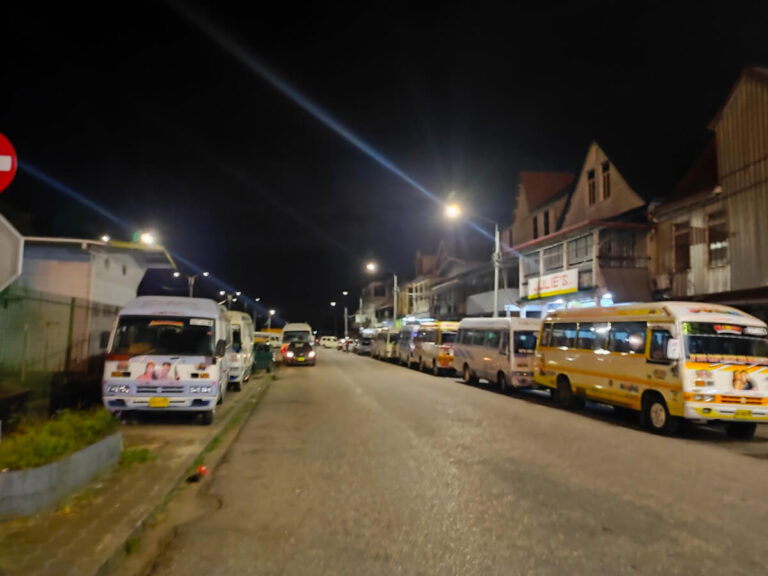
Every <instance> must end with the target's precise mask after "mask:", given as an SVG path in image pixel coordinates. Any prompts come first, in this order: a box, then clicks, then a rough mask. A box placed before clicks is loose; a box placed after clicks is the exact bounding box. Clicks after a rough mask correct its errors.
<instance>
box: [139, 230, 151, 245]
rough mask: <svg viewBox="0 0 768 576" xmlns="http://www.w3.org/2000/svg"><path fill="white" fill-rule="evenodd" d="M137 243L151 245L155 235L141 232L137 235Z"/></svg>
mask: <svg viewBox="0 0 768 576" xmlns="http://www.w3.org/2000/svg"><path fill="white" fill-rule="evenodd" d="M139 242H141V243H142V244H148V245H152V244H154V243H155V235H154V234H153V233H152V232H142V233H141V234H140V235H139Z"/></svg>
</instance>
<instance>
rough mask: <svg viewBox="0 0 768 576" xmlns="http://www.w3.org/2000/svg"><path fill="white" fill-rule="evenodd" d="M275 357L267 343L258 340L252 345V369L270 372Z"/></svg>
mask: <svg viewBox="0 0 768 576" xmlns="http://www.w3.org/2000/svg"><path fill="white" fill-rule="evenodd" d="M274 361H275V357H274V351H273V350H272V347H271V346H270V345H269V344H266V343H265V342H259V343H258V344H255V345H254V347H253V371H254V372H256V371H257V370H265V371H267V372H272V366H273V364H274Z"/></svg>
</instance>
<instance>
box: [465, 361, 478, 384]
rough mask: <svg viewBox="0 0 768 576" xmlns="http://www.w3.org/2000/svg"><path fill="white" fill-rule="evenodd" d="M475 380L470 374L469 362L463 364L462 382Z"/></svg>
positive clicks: (473, 382)
mask: <svg viewBox="0 0 768 576" xmlns="http://www.w3.org/2000/svg"><path fill="white" fill-rule="evenodd" d="M476 382H477V378H475V377H474V376H473V375H472V371H471V370H470V369H469V364H464V384H475V383H476Z"/></svg>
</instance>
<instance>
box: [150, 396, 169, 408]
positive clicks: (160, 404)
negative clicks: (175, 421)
mask: <svg viewBox="0 0 768 576" xmlns="http://www.w3.org/2000/svg"><path fill="white" fill-rule="evenodd" d="M149 407H150V408H168V398H150V399H149Z"/></svg>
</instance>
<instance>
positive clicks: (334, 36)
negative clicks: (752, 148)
mask: <svg viewBox="0 0 768 576" xmlns="http://www.w3.org/2000/svg"><path fill="white" fill-rule="evenodd" d="M22 4H23V7H22V8H10V7H8V6H4V7H3V11H2V27H1V29H2V33H1V34H0V49H1V52H0V54H2V57H0V132H2V133H4V134H5V135H6V136H7V137H8V138H9V139H10V140H11V141H12V142H13V143H14V145H15V147H16V149H17V152H18V154H19V157H20V159H21V160H22V161H23V162H26V163H27V164H28V165H30V166H33V167H35V168H36V169H39V170H41V171H42V172H44V173H45V174H47V175H48V176H49V177H51V178H53V179H55V180H56V181H58V182H60V183H62V184H64V185H66V186H67V187H69V188H70V189H72V190H75V191H76V192H78V193H80V194H82V195H84V196H85V197H87V198H89V199H90V200H92V201H94V202H96V203H97V204H99V205H100V206H102V207H104V208H105V209H107V210H109V211H110V212H112V213H114V214H116V215H117V216H118V217H119V218H121V219H122V220H124V221H126V222H128V223H130V226H131V227H132V228H139V227H140V228H151V229H154V230H156V231H157V232H158V233H159V235H160V236H161V239H162V242H163V244H164V245H166V246H167V247H168V248H169V249H171V250H173V251H174V252H175V253H178V254H181V255H183V256H184V257H186V258H188V259H189V260H191V261H193V262H195V263H196V264H197V265H198V266H200V268H202V269H206V270H210V271H211V273H213V274H215V275H216V276H218V277H220V278H222V279H223V280H224V281H226V282H227V283H228V284H229V285H231V286H233V287H235V288H237V289H239V290H243V291H245V292H247V293H248V294H249V295H251V296H253V297H257V296H258V297H261V298H262V302H264V303H266V304H267V306H268V307H274V308H276V309H278V311H279V313H280V315H281V316H282V317H283V318H287V319H290V320H296V321H301V320H308V321H310V322H311V323H313V324H314V325H315V326H316V327H318V328H321V329H322V328H325V327H332V325H333V322H332V320H331V315H330V308H329V302H330V301H331V300H337V301H341V291H342V290H349V291H350V293H351V296H350V299H349V303H350V306H351V307H352V304H353V302H354V301H355V300H356V298H355V297H356V296H357V295H358V294H359V291H360V288H361V287H362V286H363V285H364V283H365V282H366V281H367V280H368V278H367V277H366V276H365V275H364V273H363V269H362V268H363V263H364V262H365V261H366V260H367V259H371V258H372V259H376V260H377V261H378V262H379V263H380V264H381V266H382V267H383V268H384V269H388V270H393V271H395V272H397V273H399V274H401V275H402V276H404V277H407V276H411V275H412V274H413V257H414V253H415V252H416V250H417V249H421V250H423V251H427V252H434V251H435V249H436V247H437V243H438V242H439V240H440V238H442V237H451V236H456V239H457V240H458V241H459V242H458V245H459V246H466V248H467V250H468V253H469V254H470V255H471V254H480V256H481V257H488V256H489V255H490V251H491V248H492V247H491V244H490V241H488V240H487V239H486V238H483V237H482V236H480V235H478V234H477V233H476V232H474V231H472V230H470V229H469V228H467V227H466V226H464V227H463V228H462V227H458V228H457V227H456V225H455V224H454V225H451V226H449V225H448V224H447V223H446V222H444V220H443V217H442V213H441V211H440V209H439V206H438V205H437V204H436V203H435V202H433V201H432V200H430V199H429V198H428V197H427V196H426V195H425V194H424V193H423V192H420V191H418V190H416V189H415V188H414V187H413V186H411V185H410V184H408V183H407V182H405V181H404V180H402V179H401V178H399V177H398V176H396V175H394V174H393V173H392V172H390V171H389V170H387V169H386V168H384V167H382V166H381V165H380V164H378V163H377V162H376V160H374V159H372V158H371V157H369V156H368V155H366V154H365V153H364V152H362V151H360V150H359V149H358V148H356V147H355V146H354V145H352V144H350V143H349V142H347V141H345V140H344V139H343V138H342V137H340V136H339V135H338V134H336V133H335V132H333V131H332V130H330V129H329V128H328V127H327V126H325V125H323V123H321V122H320V121H318V120H317V119H315V118H313V117H312V116H311V115H310V114H308V113H307V112H305V111H304V110H302V109H301V108H300V107H299V106H297V104H296V103H294V102H292V101H291V100H290V99H289V98H287V97H286V96H285V95H283V94H281V93H280V92H279V91H277V90H276V89H275V88H274V87H273V86H271V85H270V84H269V83H268V82H266V81H265V80H264V79H263V78H261V77H260V76H259V75H258V74H256V73H254V72H253V71H252V70H251V69H249V68H248V67H246V66H245V65H244V64H243V63H242V62H241V61H239V60H238V59H236V58H235V57H233V55H232V54H231V53H230V52H228V51H226V50H225V49H223V48H222V47H221V45H220V44H218V43H217V42H216V41H214V40H212V39H211V38H210V37H209V36H208V35H206V33H205V32H204V31H203V30H201V29H200V28H199V27H198V26H196V25H194V24H193V23H192V21H191V20H190V19H189V18H188V17H185V16H184V15H183V14H182V13H185V12H186V13H188V14H189V13H190V12H189V10H191V13H193V14H197V17H199V18H200V19H202V20H203V21H205V22H207V23H209V24H211V25H213V26H215V27H216V28H217V29H219V30H221V31H222V32H223V34H224V36H225V37H226V38H227V39H228V41H231V42H233V43H234V45H237V46H240V47H241V48H243V49H244V51H245V53H247V54H248V55H249V57H251V58H253V59H254V61H255V62H258V63H259V64H260V65H262V66H265V67H267V68H268V69H269V70H271V71H272V72H273V73H275V74H276V75H278V76H279V77H280V78H282V79H283V80H284V81H286V82H287V83H289V84H290V85H291V86H293V87H294V88H295V89H296V90H298V91H299V92H300V93H301V94H303V95H304V96H305V97H307V98H309V99H310V100H311V101H312V102H314V103H315V104H317V105H318V106H319V107H321V108H322V109H323V110H325V111H327V112H328V113H329V114H331V115H332V116H333V117H334V118H335V119H336V120H337V121H338V122H340V123H342V124H343V125H344V126H345V127H346V128H348V129H349V130H351V131H352V132H353V133H355V134H356V135H357V136H358V137H360V138H361V139H363V140H364V141H365V142H367V143H368V144H370V146H371V147H372V148H374V149H375V150H377V151H378V152H379V153H380V154H382V155H383V156H385V157H386V158H387V159H388V160H389V161H390V162H392V163H394V164H395V165H396V166H397V167H398V168H399V169H400V170H402V171H403V173H405V174H407V175H408V176H409V177H410V178H412V179H413V180H415V181H416V182H418V183H419V184H420V185H421V186H423V187H424V188H426V189H427V190H428V191H429V192H431V193H432V194H434V195H435V196H436V197H438V198H440V199H443V198H445V197H446V196H447V194H448V193H449V192H450V191H458V192H459V193H460V196H461V199H462V200H463V202H464V203H465V204H467V205H469V206H471V207H472V210H473V211H475V212H476V213H477V214H479V215H482V216H486V217H490V218H494V219H496V220H498V221H500V223H502V224H508V223H509V222H510V220H511V211H512V199H513V197H514V190H515V187H516V178H517V174H518V172H519V171H520V170H548V169H551V170H558V171H565V170H567V171H573V172H578V170H579V169H580V167H581V163H582V162H583V159H584V155H585V153H586V149H587V146H588V144H589V142H590V141H591V140H593V139H594V140H597V141H598V142H599V143H600V144H601V145H603V146H604V148H605V150H606V152H607V153H608V155H609V156H612V154H615V155H616V160H615V161H616V163H617V167H618V169H619V170H620V171H621V170H622V166H621V164H620V163H619V161H618V158H621V159H622V162H625V163H632V164H633V166H631V167H630V166H627V172H630V171H631V172H633V173H635V174H642V176H641V177H642V178H644V179H645V181H644V183H643V186H644V190H643V193H644V194H645V195H646V196H647V197H651V196H652V197H658V198H661V197H664V196H665V195H667V194H669V193H670V192H671V191H672V189H673V188H674V186H675V184H676V183H677V182H678V181H679V180H680V179H681V177H682V176H683V174H684V173H685V171H686V169H687V168H688V166H689V165H690V164H691V162H692V161H693V160H694V158H695V157H696V156H697V155H698V154H699V153H700V152H701V150H702V149H703V148H704V146H705V144H706V142H707V139H708V138H709V137H710V133H709V132H708V131H707V129H706V125H707V123H708V122H709V120H710V119H711V118H712V116H713V115H714V114H715V112H716V111H717V109H718V108H719V106H720V105H721V104H722V102H723V100H724V99H725V97H726V95H727V93H728V91H729V89H730V87H731V85H732V84H733V82H734V80H735V79H736V77H737V75H738V72H739V70H740V69H741V68H742V67H743V66H747V65H768V41H766V36H765V23H766V21H768V20H767V19H766V16H768V10H766V8H768V6H766V4H768V3H766V2H727V3H726V2H718V3H715V2H711V3H697V4H696V8H695V9H694V10H689V11H682V10H680V9H679V8H677V7H674V8H670V6H671V5H672V3H670V2H642V3H640V2H638V3H634V5H631V4H630V3H628V2H621V3H617V2H593V3H590V2H579V3H572V5H566V6H558V5H557V4H556V3H544V2H539V3H532V2H527V3H523V4H521V6H520V7H514V5H513V3H505V4H504V5H503V6H505V8H503V9H501V8H493V7H489V8H483V7H482V6H481V4H479V3H476V2H473V3H467V4H466V5H464V6H459V7H454V8H448V7H446V6H445V5H444V4H442V3H433V4H420V7H419V9H418V10H416V9H415V8H414V6H413V3H406V4H402V5H396V4H391V3H375V4H370V5H364V4H357V5H354V7H352V8H349V9H344V8H342V7H332V6H330V5H321V4H319V3H313V4H312V5H311V7H308V8H304V7H302V6H301V5H299V4H291V3H283V4H282V8H277V7H276V6H275V5H274V4H273V3H264V2H252V3H249V4H248V5H247V6H245V5H239V4H234V3H233V4H231V5H230V4H227V3H224V2H210V3H199V2H198V3H187V4H182V3H175V2H174V3H170V2H166V3H163V2H130V3H111V2H103V3H98V4H96V3H90V4H80V5H77V4H73V3H56V4H53V3H51V5H50V6H48V5H46V3H30V2H26V3H22ZM690 4H691V5H693V3H690ZM619 9H620V10H619ZM671 10H677V11H671ZM630 184H632V182H631V181H630ZM0 210H2V211H3V213H4V214H5V215H6V216H8V217H9V218H10V219H11V220H12V221H13V222H14V223H16V224H17V225H18V226H19V227H20V228H21V229H22V231H24V232H26V233H34V234H39V235H62V236H74V237H83V236H85V237H94V238H95V237H98V236H100V235H101V234H103V233H105V232H108V233H110V234H111V235H112V236H113V237H115V238H124V239H128V238H129V237H130V235H131V232H132V230H130V229H126V228H122V227H120V226H119V225H118V224H116V223H114V222H111V221H109V220H108V219H106V218H105V217H103V216H100V215H99V214H97V213H95V212H93V211H91V210H89V209H87V208H85V207H84V206H82V205H81V204H78V203H76V202H75V201H74V200H72V199H71V198H70V197H68V196H66V195H65V194H62V193H61V192H59V191H56V190H54V189H52V188H51V187H50V186H48V185H46V184H44V183H42V182H40V181H39V180H38V179H36V178H34V177H33V176H32V175H30V173H29V172H24V171H20V173H19V174H18V176H17V178H16V180H15V181H14V183H13V184H12V186H11V188H10V189H9V190H7V191H6V192H5V193H4V194H2V196H0ZM165 284H169V282H166V283H165ZM178 288H179V293H183V292H184V284H183V283H181V282H179V283H178ZM200 288H201V293H204V292H205V286H204V285H202V284H201V285H200ZM215 290H216V291H218V287H216V288H215ZM214 293H215V292H214V287H213V284H210V285H209V294H211V295H212V294H214ZM339 322H340V320H339ZM339 325H341V324H339Z"/></svg>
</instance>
